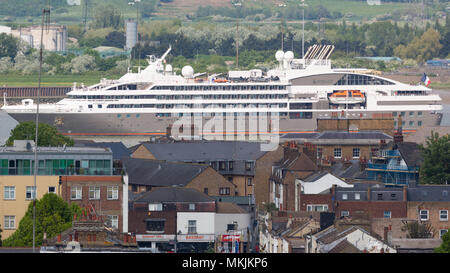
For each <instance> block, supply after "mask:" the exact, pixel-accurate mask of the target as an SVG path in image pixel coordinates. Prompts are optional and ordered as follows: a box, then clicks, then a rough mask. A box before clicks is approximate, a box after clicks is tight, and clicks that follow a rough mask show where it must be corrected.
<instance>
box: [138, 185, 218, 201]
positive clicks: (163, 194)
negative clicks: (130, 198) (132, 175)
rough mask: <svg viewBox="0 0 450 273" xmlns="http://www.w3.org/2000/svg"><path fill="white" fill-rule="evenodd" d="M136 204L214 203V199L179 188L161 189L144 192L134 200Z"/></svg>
mask: <svg viewBox="0 0 450 273" xmlns="http://www.w3.org/2000/svg"><path fill="white" fill-rule="evenodd" d="M134 201H136V202H148V203H152V202H161V203H178V202H180V203H182V202H186V203H187V202H194V203H197V202H215V199H214V198H212V197H209V196H208V195H206V194H204V193H202V192H199V191H197V190H195V189H189V188H181V187H163V188H158V189H155V190H153V191H151V192H146V193H145V194H143V195H141V196H140V197H138V198H136V199H135V200H134Z"/></svg>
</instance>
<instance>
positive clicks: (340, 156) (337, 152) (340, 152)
mask: <svg viewBox="0 0 450 273" xmlns="http://www.w3.org/2000/svg"><path fill="white" fill-rule="evenodd" d="M336 154H339V155H338V156H337V155H336ZM333 155H334V158H342V148H334V150H333Z"/></svg>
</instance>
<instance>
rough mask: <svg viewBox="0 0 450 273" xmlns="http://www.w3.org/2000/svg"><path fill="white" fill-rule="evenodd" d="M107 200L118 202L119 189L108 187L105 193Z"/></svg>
mask: <svg viewBox="0 0 450 273" xmlns="http://www.w3.org/2000/svg"><path fill="white" fill-rule="evenodd" d="M107 198H108V200H118V199H119V187H118V186H109V187H108V191H107Z"/></svg>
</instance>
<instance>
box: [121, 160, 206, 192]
mask: <svg viewBox="0 0 450 273" xmlns="http://www.w3.org/2000/svg"><path fill="white" fill-rule="evenodd" d="M123 166H124V168H125V171H126V172H127V174H128V177H129V180H128V183H129V184H135V185H148V186H173V185H181V186H185V185H187V184H188V183H189V182H191V181H192V180H193V179H194V178H195V177H197V176H198V175H199V174H201V173H202V172H203V171H205V170H206V169H207V168H209V166H207V165H201V164H186V163H174V162H164V161H159V160H151V159H138V158H124V159H123Z"/></svg>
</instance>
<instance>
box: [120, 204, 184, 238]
mask: <svg viewBox="0 0 450 273" xmlns="http://www.w3.org/2000/svg"><path fill="white" fill-rule="evenodd" d="M176 216H177V211H176V206H175V204H164V210H163V211H151V212H149V211H148V205H147V203H134V204H133V206H132V207H131V208H130V210H129V212H128V230H129V231H130V232H135V233H136V234H146V233H147V232H146V231H147V222H146V221H145V219H165V223H164V233H161V234H175V233H176V229H177V219H176Z"/></svg>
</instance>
